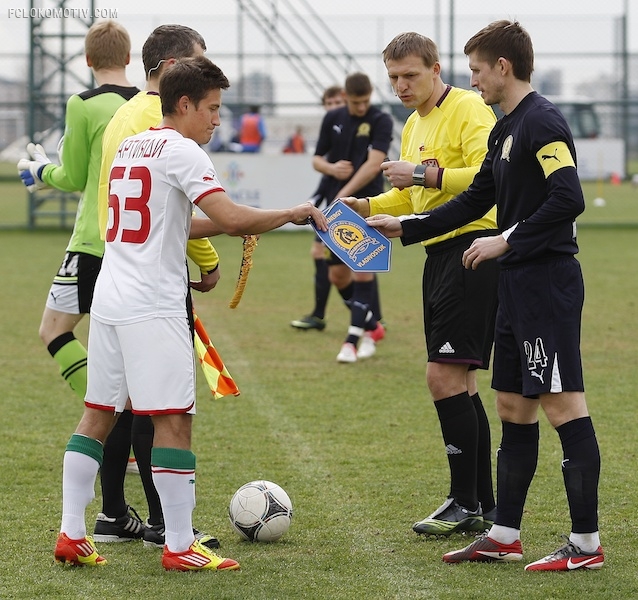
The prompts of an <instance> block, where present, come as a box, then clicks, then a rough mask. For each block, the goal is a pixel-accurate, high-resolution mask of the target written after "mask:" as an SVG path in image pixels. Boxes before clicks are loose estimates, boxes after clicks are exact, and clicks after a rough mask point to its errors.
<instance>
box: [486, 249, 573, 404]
mask: <svg viewBox="0 0 638 600" xmlns="http://www.w3.org/2000/svg"><path fill="white" fill-rule="evenodd" d="M498 296H499V308H498V312H497V315H496V330H495V337H494V372H493V374H492V387H493V388H494V389H495V390H498V391H501V392H514V393H517V394H522V395H523V396H527V397H529V398H537V397H538V396H539V394H546V393H550V392H551V393H558V392H583V391H584V390H585V387H584V384H583V368H582V362H581V355H580V327H581V315H582V309H583V300H584V296H585V293H584V283H583V276H582V272H581V268H580V263H579V262H578V261H577V260H576V259H575V258H574V257H573V256H568V257H560V258H556V259H554V260H551V261H548V262H545V263H541V264H531V265H524V266H520V267H513V268H504V269H502V271H501V277H500V280H499V292H498Z"/></svg>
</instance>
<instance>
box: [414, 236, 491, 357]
mask: <svg viewBox="0 0 638 600" xmlns="http://www.w3.org/2000/svg"><path fill="white" fill-rule="evenodd" d="M496 233H497V232H496V231H493V230H483V231H473V232H470V233H466V234H463V235H460V236H458V237H455V238H452V239H449V240H445V241H443V242H440V243H438V244H436V245H435V246H429V247H426V251H427V253H428V258H427V260H426V261H425V266H424V268H423V321H424V324H425V340H426V346H427V349H428V361H429V362H440V363H461V364H467V365H469V367H470V369H487V368H489V364H490V354H491V351H492V341H493V339H494V319H495V316H496V305H497V286H498V277H499V271H500V267H499V265H498V263H497V262H496V261H495V260H489V261H485V262H484V263H482V264H481V265H479V267H478V269H476V271H472V270H468V269H466V268H465V267H463V263H462V260H461V259H462V257H463V252H465V250H467V249H468V248H469V247H470V245H471V244H472V242H473V241H474V239H476V238H477V237H484V236H487V235H495V234H496Z"/></svg>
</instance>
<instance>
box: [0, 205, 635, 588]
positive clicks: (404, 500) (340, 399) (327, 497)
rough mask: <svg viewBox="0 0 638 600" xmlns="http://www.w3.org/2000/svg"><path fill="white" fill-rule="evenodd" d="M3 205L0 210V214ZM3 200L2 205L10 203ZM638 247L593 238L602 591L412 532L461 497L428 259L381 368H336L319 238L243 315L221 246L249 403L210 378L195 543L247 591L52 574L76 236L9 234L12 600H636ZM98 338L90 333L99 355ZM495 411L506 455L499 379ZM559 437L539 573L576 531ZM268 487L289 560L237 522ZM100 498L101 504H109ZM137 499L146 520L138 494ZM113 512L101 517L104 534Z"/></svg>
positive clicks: (199, 444)
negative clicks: (289, 512)
mask: <svg viewBox="0 0 638 600" xmlns="http://www.w3.org/2000/svg"><path fill="white" fill-rule="evenodd" d="M0 198H2V195H0ZM1 201H2V200H0V202H1ZM636 235H637V231H636V229H631V228H617V227H614V228H599V227H596V228H591V227H583V228H581V230H580V232H579V241H580V245H581V254H580V255H579V256H580V259H581V261H582V264H583V269H584V272H585V278H586V284H587V297H586V306H585V313H584V323H583V355H584V363H585V374H586V384H587V394H588V402H589V406H590V411H591V413H592V415H593V418H594V423H595V426H596V430H597V433H598V436H599V441H600V446H601V451H602V458H603V466H602V469H603V470H602V479H601V486H600V517H601V534H602V540H603V544H604V546H605V550H606V559H607V564H606V566H605V568H604V569H602V570H601V571H600V572H591V573H580V572H577V573H571V574H547V573H541V574H533V573H524V571H523V567H522V565H520V564H512V565H489V564H465V565H458V566H449V565H444V564H443V563H442V562H441V554H443V553H444V552H446V551H448V550H451V549H455V548H458V547H461V546H463V545H465V544H466V543H467V542H466V540H465V538H461V537H460V536H459V537H454V538H452V539H449V540H438V541H437V540H430V539H423V538H420V537H417V536H416V535H415V534H413V533H412V532H411V530H410V527H411V524H412V523H413V522H414V521H415V520H417V519H420V518H423V517H424V516H426V514H427V513H429V512H430V511H431V510H432V509H434V508H435V507H436V506H437V505H438V504H439V503H440V502H441V501H442V500H443V498H444V497H445V494H446V493H447V491H448V490H447V487H448V470H447V461H446V457H445V454H444V452H443V448H442V441H441V434H440V429H439V425H438V420H437V417H436V414H435V410H434V408H433V406H432V403H431V401H430V400H429V397H428V393H427V391H426V389H425V380H424V361H425V353H424V344H423V336H422V322H421V301H420V276H421V269H422V261H423V252H422V250H420V249H419V248H418V247H409V248H402V247H401V245H400V244H395V246H394V251H393V259H392V260H393V263H392V271H391V272H390V273H388V274H384V275H381V276H380V281H381V291H382V303H383V309H384V317H385V319H386V320H387V322H388V335H387V338H386V339H385V340H384V341H383V342H382V343H380V344H379V348H378V353H377V356H375V357H373V358H371V359H370V360H368V361H365V362H361V363H358V364H356V365H339V364H337V363H336V361H335V357H336V354H337V352H338V350H339V347H340V344H341V342H342V340H343V338H344V335H345V331H346V328H347V324H348V321H347V314H346V311H345V309H344V308H343V307H342V306H341V305H340V302H339V301H338V296H337V295H336V294H335V293H334V292H333V295H332V297H331V300H330V304H329V308H328V314H327V322H328V327H327V329H326V330H325V331H324V332H322V333H317V332H314V331H313V332H299V331H296V330H294V329H292V328H291V327H290V326H289V321H290V320H291V319H293V318H296V317H299V316H301V315H302V314H305V313H306V312H307V311H308V310H309V309H310V308H311V306H310V305H311V294H312V288H311V282H312V263H311V260H310V257H309V248H310V242H311V239H312V238H311V235H310V234H309V233H308V232H302V233H272V234H266V235H264V236H262V238H261V240H260V242H259V246H258V248H257V249H256V251H255V255H254V267H253V270H252V272H251V274H250V278H249V280H248V284H247V286H246V290H245V293H244V297H243V299H242V301H241V303H240V304H239V307H238V308H237V309H235V310H230V309H229V308H228V301H229V300H230V298H231V297H232V292H233V288H234V283H235V279H236V276H237V271H238V267H239V260H240V252H241V248H240V240H239V239H238V238H227V237H220V238H218V239H215V240H214V242H215V245H216V247H217V248H218V250H219V252H220V255H221V256H222V267H221V268H222V279H221V281H220V283H219V285H218V287H217V288H216V289H215V290H214V291H213V292H211V293H209V294H205V295H199V294H198V295H196V297H195V306H196V309H197V312H198V314H199V315H200V317H201V318H202V320H203V322H204V324H205V325H206V327H207V329H208V331H209V333H210V334H211V336H212V338H213V340H214V342H215V345H216V347H217V349H218V350H219V351H220V353H221V354H222V356H223V358H224V360H225V362H226V364H227V366H228V367H229V369H230V371H231V373H232V374H233V376H234V378H235V379H236V381H237V383H238V385H239V387H240V389H241V391H242V393H241V396H239V397H238V398H228V399H224V400H221V401H213V400H212V399H211V397H210V393H209V392H208V390H207V389H206V387H205V384H204V382H203V377H200V381H199V382H198V386H199V387H198V415H197V418H196V419H195V425H194V435H193V438H194V440H193V446H194V451H195V452H196V454H197V459H198V473H197V494H198V505H197V508H196V509H195V515H194V521H195V525H196V526H197V527H199V528H201V529H204V530H206V531H209V532H211V533H214V534H215V535H217V536H218V537H219V538H220V539H221V542H222V552H223V554H224V555H225V556H230V557H233V558H235V559H237V560H238V561H240V562H241V565H242V570H241V571H240V572H237V573H218V574H210V573H197V574H181V573H166V572H164V571H163V570H162V569H161V567H160V563H159V552H158V551H153V550H148V549H144V548H143V547H142V546H141V544H139V543H131V544H113V545H105V544H103V545H101V546H100V550H101V551H102V553H103V554H104V555H105V556H106V557H107V558H108V560H109V565H108V566H107V567H105V568H103V569H95V570H86V569H85V570H69V569H63V568H61V567H58V566H56V565H54V564H53V557H52V550H53V546H54V543H55V537H56V534H57V531H58V528H59V524H60V510H61V464H62V455H63V452H64V448H65V445H66V442H67V440H68V438H69V435H70V434H71V432H72V431H73V429H74V427H75V425H76V423H77V421H78V419H79V416H80V414H81V411H82V406H81V402H79V401H78V400H77V399H76V397H75V396H74V395H73V394H72V393H71V392H70V390H68V389H67V387H66V386H65V384H64V383H63V382H62V380H61V378H60V377H59V375H58V374H57V368H56V366H55V365H54V362H53V361H52V359H51V358H50V357H49V355H48V354H47V352H46V349H45V348H44V347H43V346H42V344H41V342H40V340H39V338H38V324H39V320H40V316H41V311H42V307H43V303H44V300H45V297H46V294H47V291H48V288H49V284H50V281H51V278H52V276H53V274H54V272H55V270H56V269H57V267H58V263H59V261H60V260H61V258H62V255H63V251H64V247H65V244H66V241H67V237H68V232H57V231H44V232H24V231H4V232H0V265H1V270H0V272H1V273H2V274H3V279H4V281H3V284H4V285H3V286H2V287H1V289H0V302H1V305H2V306H3V307H4V311H3V313H2V316H1V317H0V339H1V340H2V344H1V345H0V364H1V365H2V370H1V371H0V372H1V377H2V384H3V385H2V400H1V406H2V418H1V419H0V436H1V437H0V439H2V454H1V458H0V472H1V473H2V485H1V486H0V536H1V539H2V540H3V548H4V552H3V560H1V561H0V598H55V599H65V600H66V599H71V598H73V599H75V598H78V599H79V598H101V599H120V598H128V597H132V596H136V597H140V598H150V597H157V598H162V599H165V598H166V599H173V598H175V599H180V600H181V599H190V598H193V599H195V598H197V599H200V598H218V599H238V600H247V599H249V600H253V599H254V600H259V599H264V600H275V599H279V600H290V599H292V600H296V599H311V600H315V599H317V600H323V599H331V600H332V599H335V600H351V599H357V600H358V599H366V600H367V599H384V600H385V599H396V600H405V599H421V598H427V599H437V600H448V599H449V600H459V599H464V600H467V599H469V600H471V599H477V600H479V599H480V600H482V599H490V600H491V599H495V600H499V599H506V600H512V599H521V600H547V599H551V598H556V599H574V600H576V599H578V600H580V599H581V598H588V599H594V600H596V599H603V598H604V599H606V598H609V599H612V598H613V599H617V598H636V597H638V574H637V570H636V567H635V561H634V560H633V559H634V558H635V552H636V547H638V534H637V533H636V523H635V507H636V506H638V491H637V490H636V485H635V480H634V476H635V475H634V474H635V472H636V470H637V468H638V460H637V457H636V434H635V432H636V430H637V427H638V411H636V407H635V402H636V392H635V390H636V387H637V384H638V371H637V370H636V368H635V364H636V354H635V348H636V340H637V339H638V320H637V319H636V298H637V297H638V278H637V277H636V276H635V273H634V270H635V264H636V260H637V259H638V256H637V254H638V252H637V250H636V247H637V246H636ZM87 325H88V324H87V323H86V322H83V323H82V324H81V325H80V327H78V329H77V332H78V336H79V337H81V338H82V337H84V336H85V335H86V331H87ZM481 386H482V395H483V397H484V400H485V403H486V406H487V410H488V413H489V416H490V419H491V422H492V431H493V446H494V448H496V446H497V443H498V440H499V438H500V427H499V424H498V422H497V419H496V416H495V411H494V406H493V393H492V392H491V390H490V389H489V375H488V374H487V373H484V374H482V377H481ZM560 459H561V453H560V448H559V443H558V439H557V435H556V434H555V432H554V431H553V430H552V429H551V427H549V426H548V424H547V422H546V420H545V418H544V417H542V418H541V453H540V459H539V465H538V471H537V475H536V478H535V480H534V483H533V485H532V488H531V490H530V494H529V498H528V502H527V506H526V513H525V517H524V521H523V527H524V531H523V544H524V550H525V558H527V559H529V560H535V559H537V558H539V557H541V556H543V555H545V554H547V553H548V552H549V551H550V550H553V549H554V548H555V547H557V545H558V544H559V543H560V540H559V537H558V536H559V535H560V534H561V533H568V532H569V519H568V515H567V507H566V501H565V497H564V491H563V485H562V477H561V473H560ZM260 478H264V479H270V480H272V481H275V482H277V483H279V484H280V485H281V486H282V487H283V488H284V489H286V491H287V492H288V493H289V495H290V497H291V498H292V501H293V504H294V510H295V515H294V518H293V524H292V527H291V529H290V531H289V532H288V533H287V534H286V535H285V536H284V538H282V540H280V541H279V542H276V543H274V544H270V545H267V544H250V543H246V542H242V541H240V539H239V537H238V536H237V535H236V534H235V533H234V532H233V531H232V529H231V527H230V524H229V522H228V520H227V517H226V508H227V506H228V502H229V500H230V498H231V496H232V494H233V493H234V491H235V490H236V489H237V488H238V487H239V486H240V485H242V484H243V483H245V482H247V481H250V480H252V479H260ZM96 495H97V498H99V496H100V491H99V485H98V486H97V488H96ZM127 498H128V500H129V502H130V503H131V504H132V505H133V506H135V507H136V508H137V509H138V511H139V512H140V513H141V515H142V517H143V518H145V517H146V508H145V501H144V496H143V493H142V490H141V484H140V481H139V479H138V478H136V477H135V476H129V477H128V478H127ZM99 510H100V503H99V501H98V500H97V499H96V500H94V501H93V502H92V503H91V505H90V506H89V509H88V510H87V522H88V524H89V526H90V527H92V520H93V519H94V518H95V515H96V513H97V512H99Z"/></svg>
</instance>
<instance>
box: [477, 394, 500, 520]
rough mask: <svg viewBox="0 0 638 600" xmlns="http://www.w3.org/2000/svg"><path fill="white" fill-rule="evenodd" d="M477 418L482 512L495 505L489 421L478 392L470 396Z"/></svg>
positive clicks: (479, 488) (488, 510)
mask: <svg viewBox="0 0 638 600" xmlns="http://www.w3.org/2000/svg"><path fill="white" fill-rule="evenodd" d="M471 398H472V403H473V404H474V410H475V411H476V417H477V419H478V445H477V452H476V493H477V494H478V500H479V502H480V503H481V507H482V508H483V512H484V513H487V512H490V511H491V510H492V509H493V508H494V507H495V506H496V503H495V502H494V482H493V481H492V436H491V433H490V422H489V420H488V418H487V414H486V413H485V407H484V406H483V402H481V397H480V396H479V395H478V392H477V393H476V394H474V395H473V396H471Z"/></svg>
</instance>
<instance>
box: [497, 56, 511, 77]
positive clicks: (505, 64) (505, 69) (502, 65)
mask: <svg viewBox="0 0 638 600" xmlns="http://www.w3.org/2000/svg"><path fill="white" fill-rule="evenodd" d="M496 64H497V65H498V68H499V70H500V72H501V75H507V73H509V72H510V71H511V69H512V63H511V62H510V61H509V60H507V58H504V57H502V56H500V57H499V59H498V60H497V61H496Z"/></svg>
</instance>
